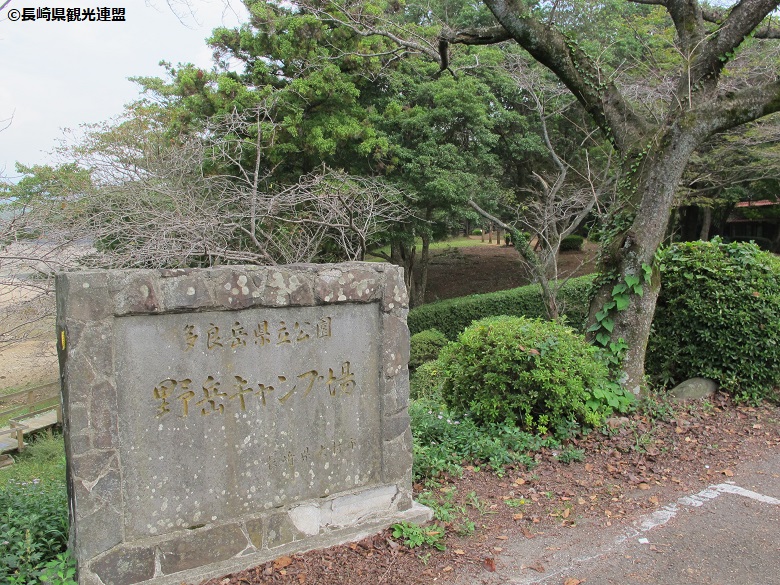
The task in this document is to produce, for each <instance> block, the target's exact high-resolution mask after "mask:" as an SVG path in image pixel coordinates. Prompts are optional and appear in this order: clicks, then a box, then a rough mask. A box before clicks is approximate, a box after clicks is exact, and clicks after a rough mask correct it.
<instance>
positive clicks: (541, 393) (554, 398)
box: [439, 317, 633, 436]
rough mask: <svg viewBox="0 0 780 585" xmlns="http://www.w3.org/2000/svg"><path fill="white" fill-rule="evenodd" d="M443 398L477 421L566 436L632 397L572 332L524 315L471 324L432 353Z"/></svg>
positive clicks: (599, 419) (593, 350)
mask: <svg viewBox="0 0 780 585" xmlns="http://www.w3.org/2000/svg"><path fill="white" fill-rule="evenodd" d="M439 362H440V363H441V366H442V376H443V378H444V380H443V384H442V390H441V392H442V396H443V397H444V400H445V401H446V402H447V404H448V405H449V406H450V407H452V408H454V409H456V410H458V411H460V412H468V413H470V415H471V416H472V417H473V419H474V420H475V422H477V423H478V424H497V423H502V422H508V423H510V424H517V425H518V426H519V427H520V428H521V429H523V430H527V431H531V432H538V433H541V434H545V433H547V432H550V431H552V432H555V434H556V435H559V436H565V435H568V434H569V433H570V431H571V430H572V429H573V428H574V427H576V426H577V425H578V424H585V425H588V426H597V425H600V424H601V423H602V422H603V420H604V419H605V418H606V417H607V416H608V415H609V414H611V413H612V411H613V409H618V410H622V411H625V410H627V409H628V408H629V407H630V405H631V403H632V399H633V397H632V396H630V395H628V394H626V393H625V392H623V390H622V389H621V388H620V387H619V386H618V385H617V384H613V383H610V382H609V380H608V371H607V366H606V365H605V364H604V363H603V362H602V361H601V360H600V359H599V353H598V350H597V349H596V348H595V347H593V346H592V345H590V344H589V343H588V342H587V341H585V338H584V337H583V336H582V335H579V334H577V333H575V332H574V331H573V330H572V329H571V328H569V327H565V326H563V325H560V324H558V323H555V322H552V321H542V320H538V319H526V318H524V317H490V318H488V319H482V320H480V321H477V322H475V323H473V324H472V325H471V326H470V327H468V328H467V329H466V330H465V331H464V332H463V333H462V334H461V335H460V336H459V337H458V341H457V342H454V343H451V344H449V345H448V346H447V347H445V348H444V349H443V350H442V352H441V354H440V355H439Z"/></svg>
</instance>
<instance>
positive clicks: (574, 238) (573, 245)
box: [561, 234, 585, 252]
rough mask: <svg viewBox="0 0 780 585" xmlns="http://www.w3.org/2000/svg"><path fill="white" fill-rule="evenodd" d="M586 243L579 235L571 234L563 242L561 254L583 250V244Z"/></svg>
mask: <svg viewBox="0 0 780 585" xmlns="http://www.w3.org/2000/svg"><path fill="white" fill-rule="evenodd" d="M584 243H585V238H583V237H582V236H578V235H577V234H571V235H569V236H566V237H565V238H563V239H562V240H561V252H569V251H571V250H582V244H584Z"/></svg>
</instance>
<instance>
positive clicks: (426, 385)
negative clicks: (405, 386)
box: [409, 361, 442, 400]
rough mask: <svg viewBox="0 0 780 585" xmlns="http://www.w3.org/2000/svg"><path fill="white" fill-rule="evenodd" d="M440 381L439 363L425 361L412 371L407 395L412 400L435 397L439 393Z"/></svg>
mask: <svg viewBox="0 0 780 585" xmlns="http://www.w3.org/2000/svg"><path fill="white" fill-rule="evenodd" d="M441 383H442V377H441V364H439V362H438V361H431V362H425V363H424V364H422V365H421V366H420V367H419V368H417V369H416V370H415V371H414V372H413V373H412V377H411V380H410V381H409V395H410V397H411V398H412V399H414V400H417V399H419V398H434V399H436V398H437V397H439V396H440V395H441V392H440V390H441Z"/></svg>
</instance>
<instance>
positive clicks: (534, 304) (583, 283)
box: [408, 275, 593, 340]
mask: <svg viewBox="0 0 780 585" xmlns="http://www.w3.org/2000/svg"><path fill="white" fill-rule="evenodd" d="M592 282H593V275H587V276H580V277H578V278H572V279H571V280H569V281H568V282H566V284H564V285H563V286H562V287H561V290H560V291H559V297H560V299H561V300H562V302H563V305H564V307H565V312H566V319H567V322H568V324H569V325H571V326H572V327H574V328H575V329H577V330H580V331H581V330H583V329H584V325H585V319H586V318H587V316H588V300H589V299H588V295H589V293H590V287H591V283H592ZM496 315H516V316H518V317H519V316H526V317H545V316H546V315H547V310H546V309H545V306H544V301H543V300H542V294H541V290H540V289H539V285H536V284H532V285H528V286H521V287H519V288H513V289H510V290H503V291H499V292H494V293H487V294H481V295H471V296H468V297H459V298H456V299H447V300H444V301H438V302H436V303H429V304H427V305H422V306H420V307H416V308H414V309H412V310H411V311H409V317H408V323H409V330H410V331H411V333H412V334H414V333H418V332H420V331H425V330H426V329H438V330H439V331H441V332H442V333H444V335H446V336H447V339H450V340H452V339H455V338H456V337H457V336H458V334H459V333H460V332H461V331H463V330H464V329H465V328H466V327H468V325H469V324H470V323H471V322H472V321H475V320H477V319H484V318H485V317H493V316H496Z"/></svg>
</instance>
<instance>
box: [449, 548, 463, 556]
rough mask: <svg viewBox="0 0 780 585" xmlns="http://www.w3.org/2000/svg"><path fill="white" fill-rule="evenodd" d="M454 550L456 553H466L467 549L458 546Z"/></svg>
mask: <svg viewBox="0 0 780 585" xmlns="http://www.w3.org/2000/svg"><path fill="white" fill-rule="evenodd" d="M452 552H453V553H455V554H456V555H465V554H466V551H465V550H463V549H462V548H456V549H455V550H454V551H452Z"/></svg>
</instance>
